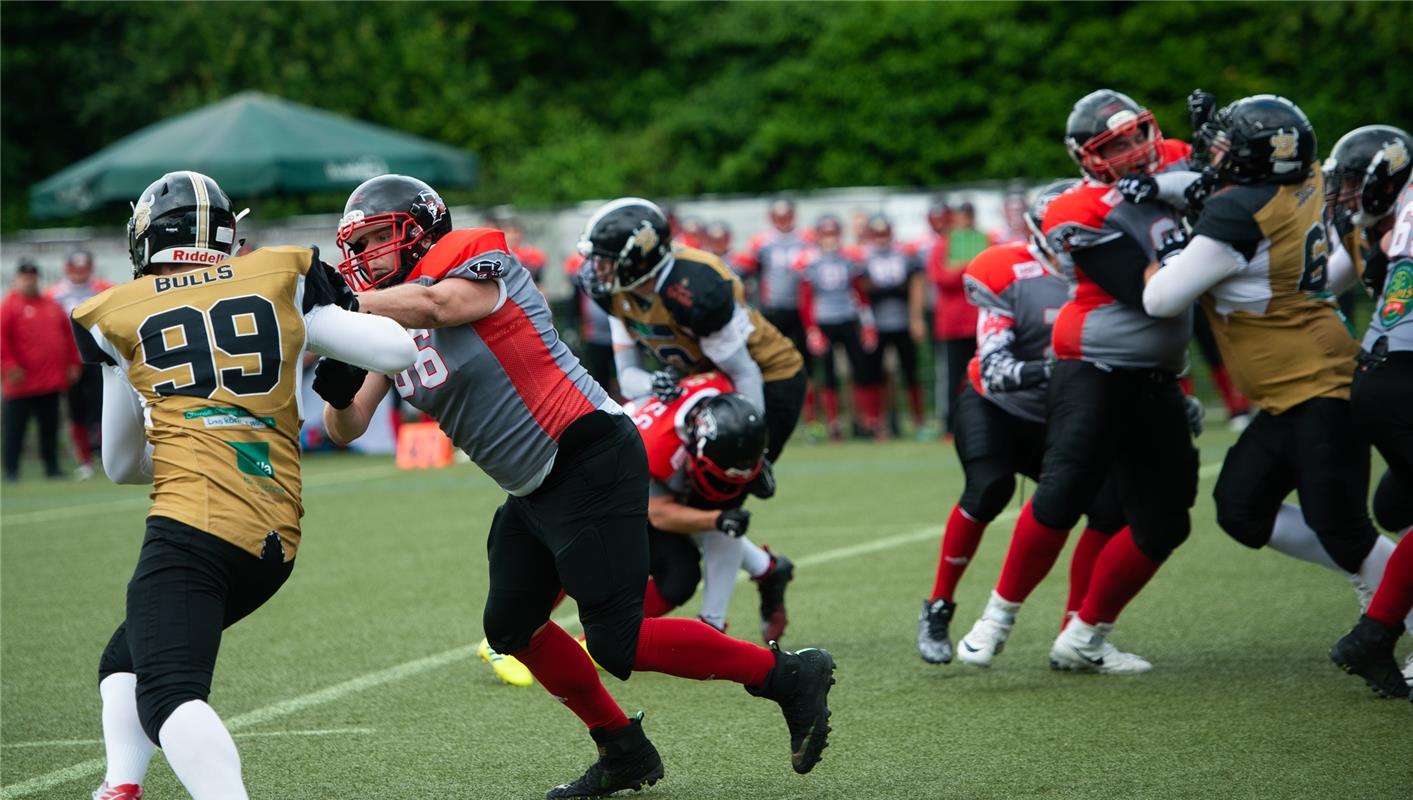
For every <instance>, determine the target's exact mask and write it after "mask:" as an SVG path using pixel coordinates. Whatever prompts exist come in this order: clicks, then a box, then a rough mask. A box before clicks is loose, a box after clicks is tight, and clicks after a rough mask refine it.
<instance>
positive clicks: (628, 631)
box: [579, 591, 643, 681]
mask: <svg viewBox="0 0 1413 800" xmlns="http://www.w3.org/2000/svg"><path fill="white" fill-rule="evenodd" d="M579 619H580V620H582V621H583V623H584V640H585V642H586V643H587V644H588V646H589V655H591V656H593V657H594V661H596V662H598V665H599V666H601V667H603V668H604V671H605V672H607V673H608V674H610V675H612V676H614V677H615V678H618V679H619V680H621V681H626V680H628V676H629V675H631V674H632V673H633V662H634V661H636V660H637V657H638V634H639V632H640V631H641V630H642V627H643V595H642V592H627V591H625V592H622V593H620V594H619V595H617V596H615V597H614V598H612V599H611V600H608V601H603V602H599V603H595V604H593V605H588V606H585V605H582V604H581V605H580V606H579Z"/></svg>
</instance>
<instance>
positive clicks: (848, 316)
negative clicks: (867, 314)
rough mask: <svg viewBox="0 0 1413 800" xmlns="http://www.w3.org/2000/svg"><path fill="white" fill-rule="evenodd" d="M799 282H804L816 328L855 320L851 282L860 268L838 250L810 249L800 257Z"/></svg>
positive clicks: (856, 310)
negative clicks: (808, 288) (806, 283)
mask: <svg viewBox="0 0 1413 800" xmlns="http://www.w3.org/2000/svg"><path fill="white" fill-rule="evenodd" d="M801 259H802V261H801V267H802V268H801V270H800V280H802V281H808V282H809V285H810V298H811V302H812V305H813V309H812V310H813V312H814V323H815V324H816V325H837V324H841V323H845V322H853V321H854V320H856V319H858V318H859V300H858V294H857V292H856V290H855V287H854V283H855V281H856V279H857V278H858V277H859V276H860V275H862V274H863V267H862V266H861V265H860V264H859V263H858V262H857V261H854V260H853V259H851V258H849V257H848V256H846V255H845V254H844V252H843V251H841V250H829V251H825V250H813V251H810V252H809V253H806V254H805V255H803V256H801Z"/></svg>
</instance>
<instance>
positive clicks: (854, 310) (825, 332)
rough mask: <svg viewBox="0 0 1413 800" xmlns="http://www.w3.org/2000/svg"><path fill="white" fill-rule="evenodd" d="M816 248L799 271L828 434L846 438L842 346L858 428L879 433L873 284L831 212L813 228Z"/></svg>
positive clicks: (803, 311)
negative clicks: (871, 357) (838, 357)
mask: <svg viewBox="0 0 1413 800" xmlns="http://www.w3.org/2000/svg"><path fill="white" fill-rule="evenodd" d="M814 232H815V245H814V246H813V247H811V248H810V249H808V250H806V251H804V252H803V253H801V254H800V256H799V258H798V259H796V261H795V270H796V271H797V272H799V294H800V319H801V321H803V323H804V326H805V346H806V347H807V348H809V351H810V353H811V355H813V356H815V357H816V358H820V359H822V360H823V361H824V387H823V389H822V390H821V392H820V394H821V396H822V398H823V400H824V420H825V424H826V425H828V426H829V436H830V438H832V439H835V440H838V439H841V438H843V434H842V432H841V431H840V429H839V375H838V370H837V369H836V367H835V364H834V350H835V348H843V350H844V355H845V357H847V359H848V361H849V375H850V378H851V379H852V380H853V383H854V427H855V430H856V432H858V433H870V434H871V433H874V432H876V431H877V429H878V417H879V409H880V407H881V405H882V402H881V399H880V392H879V388H878V380H877V379H876V377H875V376H874V375H873V374H872V371H871V369H870V363H869V361H868V358H867V353H868V352H870V351H872V350H873V349H874V348H876V347H877V346H878V329H877V328H875V327H874V324H873V312H872V310H871V309H870V308H869V305H868V286H867V280H866V278H865V277H864V273H863V265H862V264H861V263H860V259H859V258H855V256H856V255H860V256H861V255H862V251H858V250H856V249H855V248H846V247H844V246H843V242H842V237H843V223H841V222H840V221H839V218H838V217H836V216H834V215H832V214H826V215H824V216H822V217H820V218H819V219H818V220H817V221H816V222H815V226H814Z"/></svg>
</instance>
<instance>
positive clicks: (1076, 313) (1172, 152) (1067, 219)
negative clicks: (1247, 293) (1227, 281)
mask: <svg viewBox="0 0 1413 800" xmlns="http://www.w3.org/2000/svg"><path fill="white" fill-rule="evenodd" d="M1162 144H1163V145H1164V147H1163V157H1164V158H1163V162H1164V164H1163V169H1164V170H1168V169H1182V168H1185V167H1186V164H1187V160H1186V158H1187V155H1188V153H1190V152H1191V147H1190V146H1188V145H1187V144H1186V143H1184V142H1179V141H1176V140H1166V141H1164V142H1163V143H1162ZM1181 228H1182V221H1181V217H1180V215H1179V213H1178V212H1177V211H1176V210H1175V209H1173V208H1172V207H1171V206H1168V205H1166V204H1164V203H1158V202H1149V203H1143V204H1139V205H1135V204H1133V203H1127V202H1124V199H1123V195H1121V194H1119V190H1118V189H1117V188H1116V187H1114V186H1107V185H1105V184H1101V183H1096V182H1094V181H1092V180H1089V179H1086V180H1085V181H1084V182H1083V183H1081V184H1080V185H1078V186H1076V187H1074V188H1073V189H1070V190H1069V191H1067V192H1065V193H1064V194H1062V195H1060V196H1059V197H1057V198H1055V200H1054V201H1053V202H1052V203H1050V207H1049V209H1048V210H1047V211H1046V212H1045V221H1044V223H1043V224H1042V225H1041V229H1042V230H1043V231H1044V233H1045V236H1046V238H1047V239H1048V240H1049V242H1050V246H1051V249H1052V250H1054V252H1056V253H1058V254H1059V262H1060V269H1061V271H1062V272H1064V273H1065V276H1066V277H1067V278H1068V279H1069V280H1070V281H1071V283H1072V285H1073V293H1072V297H1071V299H1070V301H1069V302H1068V303H1066V304H1065V306H1064V307H1063V308H1062V309H1060V314H1059V316H1058V317H1057V318H1056V320H1055V329H1054V337H1053V341H1054V347H1055V356H1056V357H1057V358H1074V359H1079V360H1081V361H1089V362H1093V363H1098V364H1104V365H1106V366H1109V367H1120V368H1146V369H1162V370H1164V371H1167V372H1172V373H1175V374H1176V373H1178V372H1181V371H1182V370H1183V369H1184V368H1185V367H1186V365H1187V343H1188V340H1189V339H1190V338H1191V336H1192V311H1191V309H1189V310H1187V311H1184V312H1183V313H1182V314H1180V315H1179V316H1177V317H1173V318H1171V319H1158V318H1155V317H1150V316H1148V314H1146V313H1145V312H1144V311H1143V307H1142V305H1141V304H1139V305H1137V306H1134V305H1129V304H1126V303H1122V302H1120V301H1118V300H1116V299H1115V298H1114V297H1113V295H1111V294H1109V293H1108V292H1107V291H1105V290H1104V289H1103V288H1102V287H1100V286H1099V284H1098V283H1096V282H1095V281H1094V280H1093V279H1092V278H1090V277H1089V276H1087V275H1085V274H1084V270H1083V269H1081V268H1080V267H1079V266H1078V265H1077V262H1081V261H1082V260H1083V256H1084V253H1083V251H1084V250H1086V249H1088V248H1098V247H1101V246H1104V245H1109V244H1111V243H1113V242H1114V241H1115V240H1116V239H1119V238H1122V237H1127V238H1128V239H1129V240H1130V242H1132V243H1133V244H1136V245H1137V248H1138V249H1139V250H1141V251H1142V254H1143V255H1144V256H1146V260H1143V261H1142V263H1138V261H1137V260H1135V262H1134V264H1133V268H1134V269H1135V270H1137V271H1138V272H1139V273H1142V271H1143V270H1144V268H1146V267H1147V266H1148V263H1149V262H1151V261H1152V260H1153V258H1154V254H1155V253H1156V252H1157V250H1158V247H1159V245H1160V244H1161V243H1162V242H1163V240H1164V237H1165V236H1171V235H1172V234H1173V233H1174V232H1175V231H1180V230H1181Z"/></svg>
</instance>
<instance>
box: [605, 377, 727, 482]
mask: <svg viewBox="0 0 1413 800" xmlns="http://www.w3.org/2000/svg"><path fill="white" fill-rule="evenodd" d="M678 387H679V388H680V389H681V390H682V395H681V396H680V397H678V398H677V399H675V400H673V401H672V402H670V403H664V402H663V401H661V400H659V399H657V398H656V397H649V398H647V399H646V400H645V401H644V402H643V403H642V405H641V406H640V407H639V408H636V409H629V411H630V413H631V414H632V415H633V424H634V425H635V426H636V427H637V428H638V433H639V434H640V435H641V436H642V437H643V446H644V448H646V450H647V453H648V472H649V474H651V475H652V478H653V480H655V481H659V482H662V483H666V482H668V481H669V479H671V478H672V477H673V475H674V474H675V473H676V472H677V471H678V470H679V469H681V467H682V464H683V461H684V460H685V458H686V450H685V449H684V445H683V444H682V441H683V437H684V436H685V435H686V430H687V414H688V412H690V411H691V410H692V409H693V408H694V407H696V405H697V404H698V403H700V402H702V401H703V400H706V399H708V398H711V397H715V396H717V395H719V394H724V393H726V392H730V391H731V389H732V386H731V381H730V379H729V378H727V377H726V376H724V375H722V374H720V373H718V372H703V373H701V374H700V375H692V376H689V377H687V378H684V379H683V380H682V381H681V383H679V384H678Z"/></svg>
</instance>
